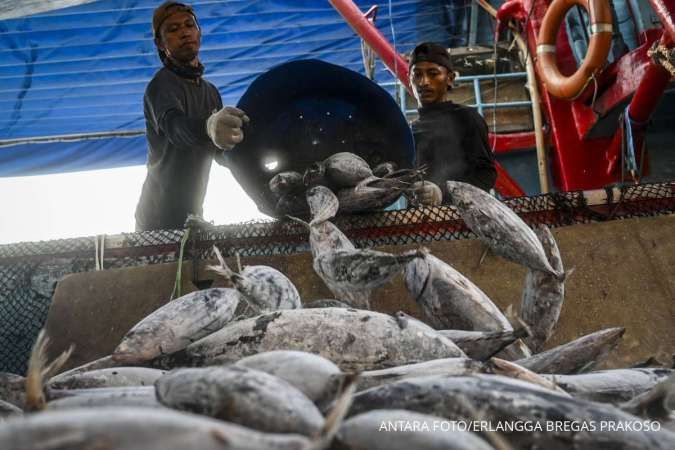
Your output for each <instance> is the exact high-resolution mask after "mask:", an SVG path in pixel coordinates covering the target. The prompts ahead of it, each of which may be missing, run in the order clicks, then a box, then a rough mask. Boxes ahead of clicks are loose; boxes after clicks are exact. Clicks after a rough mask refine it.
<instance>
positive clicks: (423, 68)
mask: <svg viewBox="0 0 675 450" xmlns="http://www.w3.org/2000/svg"><path fill="white" fill-rule="evenodd" d="M454 79H455V74H454V72H450V71H449V70H448V69H447V68H445V67H443V66H441V65H439V64H436V63H433V62H428V61H422V62H418V63H416V64H414V65H413V66H412V70H411V71H410V81H411V84H412V87H413V92H414V93H415V98H416V99H417V102H418V103H419V104H420V105H422V106H428V105H431V104H433V103H440V102H444V101H446V97H447V94H448V90H449V89H450V86H452V81H453V80H454Z"/></svg>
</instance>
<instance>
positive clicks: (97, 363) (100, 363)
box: [53, 355, 121, 378]
mask: <svg viewBox="0 0 675 450" xmlns="http://www.w3.org/2000/svg"><path fill="white" fill-rule="evenodd" d="M120 366H121V364H120V363H118V362H117V361H115V360H114V359H113V357H112V355H107V356H103V357H102V358H98V359H95V360H93V361H90V362H88V363H85V364H82V365H81V366H77V367H74V368H72V369H69V370H66V371H65V372H61V373H60V374H58V375H56V376H55V377H53V378H56V377H67V376H71V375H77V374H79V373H84V372H89V371H91V370H99V369H111V368H113V367H120Z"/></svg>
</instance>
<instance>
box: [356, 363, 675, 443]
mask: <svg viewBox="0 0 675 450" xmlns="http://www.w3.org/2000/svg"><path fill="white" fill-rule="evenodd" d="M399 408H405V409H408V410H412V411H418V412H422V413H425V414H432V415H436V416H440V417H444V418H446V419H449V420H463V421H474V420H478V418H480V420H483V421H487V422H490V423H492V424H494V425H493V426H496V424H497V423H501V424H505V423H511V424H513V423H514V422H517V421H520V422H521V423H528V424H529V425H530V426H532V427H533V428H532V431H527V432H525V431H522V432H520V431H519V430H514V431H513V432H509V430H508V429H506V430H505V431H504V433H505V434H504V437H505V438H506V440H507V441H508V442H509V444H511V445H513V447H514V448H528V449H529V448H546V449H554V450H558V449H560V450H562V449H568V448H571V446H572V447H573V448H574V449H576V450H586V449H589V450H590V449H593V450H596V449H598V448H606V449H610V448H611V449H636V450H637V449H647V448H648V449H672V448H673V447H674V446H675V433H671V432H667V431H663V430H662V431H630V430H626V428H625V424H627V423H630V424H635V423H636V422H639V423H640V424H641V425H643V426H644V424H645V422H644V421H643V420H641V419H640V418H638V417H635V416H631V415H629V414H626V413H625V412H623V411H621V410H620V409H618V408H616V407H614V406H611V405H608V404H602V403H596V402H588V401H585V400H579V399H575V398H572V397H566V396H563V395H560V394H557V393H555V392H552V391H550V390H548V389H544V388H542V387H540V386H537V385H533V384H530V383H525V382H523V381H520V380H515V379H511V378H505V377H502V376H499V375H482V374H479V375H473V376H470V377H464V376H459V377H447V376H429V377H417V378H409V379H406V380H402V381H398V382H394V383H389V384H385V385H382V386H379V387H375V388H372V389H368V390H366V391H362V392H359V393H357V394H356V395H355V396H354V400H353V403H352V407H351V408H350V410H349V416H351V417H353V416H357V415H358V414H361V413H364V412H366V411H371V410H375V409H399ZM555 422H558V423H563V422H565V423H572V422H575V423H576V424H579V427H572V426H567V427H558V428H557V429H556V428H553V429H547V426H548V425H547V423H555ZM601 422H604V423H610V422H611V423H612V425H613V426H614V429H613V430H611V429H608V428H604V429H601V428H600V423H601ZM590 423H594V424H595V425H596V429H595V430H594V431H593V432H589V430H588V429H582V428H581V425H582V424H586V426H590V425H589V424H590ZM536 424H539V427H541V430H542V431H541V432H538V430H536V429H535V428H534V427H535V425H536ZM617 426H619V427H620V426H624V428H623V429H620V428H619V429H617V428H616V427H617ZM652 426H653V425H652Z"/></svg>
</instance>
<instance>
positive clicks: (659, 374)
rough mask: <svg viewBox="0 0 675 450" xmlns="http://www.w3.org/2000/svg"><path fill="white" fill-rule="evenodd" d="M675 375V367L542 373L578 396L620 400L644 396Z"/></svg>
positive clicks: (610, 401) (609, 401)
mask: <svg viewBox="0 0 675 450" xmlns="http://www.w3.org/2000/svg"><path fill="white" fill-rule="evenodd" d="M673 374H675V370H673V369H656V368H645V369H614V370H600V371H597V372H591V373H584V374H579V375H554V374H542V375H541V376H542V377H544V378H546V379H548V380H551V381H553V382H554V383H556V384H557V385H558V386H560V387H561V388H562V389H564V390H565V391H567V392H569V393H570V394H572V396H574V397H576V398H581V399H584V400H591V401H596V402H604V403H620V402H626V401H628V400H631V399H632V398H634V397H637V396H638V395H641V394H643V393H645V392H647V391H649V390H650V389H652V388H653V387H654V386H656V384H657V383H659V382H661V381H663V380H665V379H666V378H668V377H669V376H672V375H673Z"/></svg>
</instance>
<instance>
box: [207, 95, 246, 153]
mask: <svg viewBox="0 0 675 450" xmlns="http://www.w3.org/2000/svg"><path fill="white" fill-rule="evenodd" d="M248 122H249V118H248V116H247V115H246V113H245V112H244V111H242V110H241V109H239V108H235V107H234V106H226V107H224V108H223V109H221V110H220V111H217V112H214V113H213V114H211V117H209V118H208V120H207V121H206V134H208V135H209V137H210V138H211V140H212V141H213V143H214V144H215V145H216V147H218V148H222V149H223V150H231V149H232V147H234V146H235V145H237V144H238V143H240V142H241V141H243V140H244V132H243V131H242V130H241V127H242V126H243V125H244V124H245V123H248Z"/></svg>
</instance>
